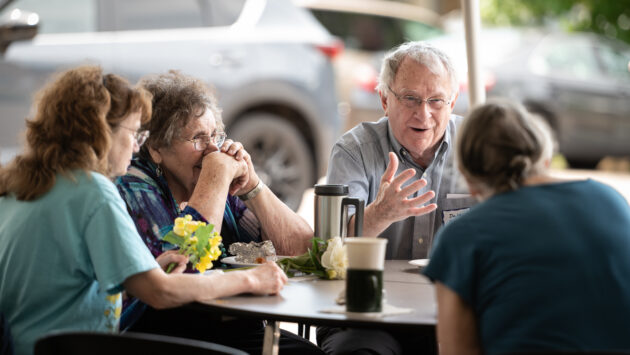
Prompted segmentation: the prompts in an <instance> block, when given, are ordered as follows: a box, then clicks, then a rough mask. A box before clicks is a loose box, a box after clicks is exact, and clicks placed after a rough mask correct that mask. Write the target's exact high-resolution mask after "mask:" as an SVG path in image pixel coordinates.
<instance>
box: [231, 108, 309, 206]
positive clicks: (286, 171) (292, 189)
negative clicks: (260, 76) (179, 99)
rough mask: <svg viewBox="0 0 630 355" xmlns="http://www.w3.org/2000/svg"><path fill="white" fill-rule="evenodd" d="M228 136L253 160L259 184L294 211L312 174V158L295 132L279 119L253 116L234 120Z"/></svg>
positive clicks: (297, 132)
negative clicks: (268, 189) (267, 188)
mask: <svg viewBox="0 0 630 355" xmlns="http://www.w3.org/2000/svg"><path fill="white" fill-rule="evenodd" d="M228 134H229V136H230V138H231V139H233V140H235V141H238V142H241V143H242V144H243V146H244V147H245V149H246V150H247V151H248V152H249V154H250V155H251V156H252V162H253V163H254V169H256V173H257V174H258V176H259V177H260V178H261V179H262V181H263V182H264V183H265V184H267V186H269V188H270V189H271V190H272V191H273V192H274V193H275V194H276V196H278V198H280V199H281V200H282V201H284V203H286V204H287V205H288V206H289V207H290V208H291V209H293V210H297V209H298V207H299V206H300V202H301V201H302V195H303V194H304V191H305V190H306V189H307V188H309V187H311V186H312V184H313V181H314V174H315V161H314V158H313V154H312V152H311V150H310V149H309V147H308V145H307V144H306V142H305V139H304V137H303V136H302V134H301V133H300V132H299V131H298V130H297V128H296V127H295V126H294V125H293V124H291V122H289V121H287V120H286V119H284V118H283V117H282V116H278V115H276V114H272V113H267V112H254V113H248V114H246V115H244V116H241V117H240V118H237V120H236V122H235V123H234V124H233V125H232V126H231V127H230V128H229V131H228Z"/></svg>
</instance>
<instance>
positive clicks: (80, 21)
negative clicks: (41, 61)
mask: <svg viewBox="0 0 630 355" xmlns="http://www.w3.org/2000/svg"><path fill="white" fill-rule="evenodd" d="M13 9H20V10H25V11H31V12H35V13H36V14H38V15H39V18H40V25H39V30H38V32H39V33H68V32H91V31H96V29H97V20H96V19H97V17H96V0H17V1H15V2H13V3H11V5H10V6H9V7H7V8H6V9H4V10H3V11H2V14H0V15H4V14H5V13H8V12H9V11H13Z"/></svg>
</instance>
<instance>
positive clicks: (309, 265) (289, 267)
mask: <svg viewBox="0 0 630 355" xmlns="http://www.w3.org/2000/svg"><path fill="white" fill-rule="evenodd" d="M312 241H313V244H312V247H311V248H310V249H309V250H308V251H307V252H306V253H304V254H302V255H300V256H296V257H294V258H286V259H282V260H279V261H277V263H278V266H280V268H281V269H282V270H283V271H284V272H285V273H286V274H287V276H289V277H293V276H294V275H295V271H300V272H303V273H308V274H314V275H317V276H319V277H321V278H327V277H328V276H327V274H326V268H325V267H323V266H322V264H321V259H322V254H323V253H324V252H325V251H326V241H324V240H322V239H320V238H313V240H312Z"/></svg>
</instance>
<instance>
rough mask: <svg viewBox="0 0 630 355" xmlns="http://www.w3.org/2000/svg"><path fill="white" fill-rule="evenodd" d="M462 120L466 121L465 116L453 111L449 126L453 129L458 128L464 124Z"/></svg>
mask: <svg viewBox="0 0 630 355" xmlns="http://www.w3.org/2000/svg"><path fill="white" fill-rule="evenodd" d="M462 121H464V117H463V116H460V115H456V114H454V113H452V114H451V119H450V120H449V126H450V127H452V128H453V129H457V128H458V127H459V126H460V125H461V124H462Z"/></svg>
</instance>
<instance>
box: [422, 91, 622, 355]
mask: <svg viewBox="0 0 630 355" xmlns="http://www.w3.org/2000/svg"><path fill="white" fill-rule="evenodd" d="M456 149H457V151H456V152H457V155H458V157H457V159H458V164H459V168H460V170H461V171H462V174H463V175H464V177H465V178H466V180H467V182H468V186H469V188H470V192H471V194H473V195H474V196H477V198H478V199H479V200H481V201H483V202H482V203H480V204H479V205H477V206H475V207H473V208H471V210H470V211H469V212H468V213H467V214H464V215H462V216H461V217H459V218H458V219H456V220H454V221H452V222H451V223H449V224H447V225H446V226H445V227H444V228H443V229H442V230H441V231H440V232H439V233H438V235H437V241H436V245H435V248H434V249H433V252H432V254H431V261H430V263H429V265H428V267H427V268H426V269H425V270H424V274H425V275H427V276H428V277H429V278H431V279H432V280H433V281H434V282H435V283H436V290H437V301H438V329H437V335H438V341H439V343H440V350H441V351H440V353H441V354H480V353H485V354H506V353H515V352H519V351H521V352H523V353H524V352H533V351H544V350H546V351H549V350H581V351H583V350H619V349H625V350H627V349H630V338H628V336H627V330H628V329H630V311H629V310H630V257H629V256H630V208H629V207H628V203H627V202H626V201H625V200H624V198H623V197H622V196H621V195H620V194H619V193H617V191H615V190H614V189H612V188H611V187H609V186H606V185H604V184H601V183H598V182H595V181H593V180H590V179H589V180H582V181H564V180H559V179H557V178H554V177H552V176H551V175H550V174H549V172H548V167H549V162H550V159H551V154H552V150H553V142H552V139H551V133H550V129H549V127H548V126H546V124H545V123H544V121H542V120H541V119H539V118H537V117H535V116H532V115H531V114H529V113H528V112H527V111H525V109H524V108H523V107H522V106H521V105H518V104H515V103H512V102H509V101H492V102H489V103H487V104H485V105H482V106H480V107H478V108H476V109H474V110H473V111H472V112H471V113H470V115H469V116H468V117H467V118H466V119H465V120H464V122H463V123H462V126H461V128H460V133H459V137H458V142H457V148H456Z"/></svg>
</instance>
